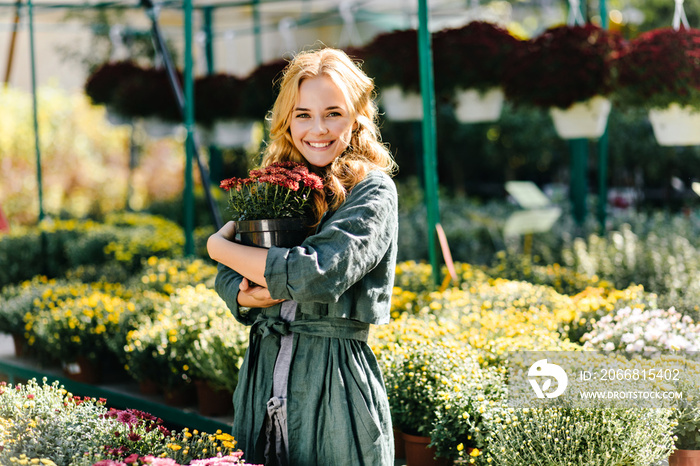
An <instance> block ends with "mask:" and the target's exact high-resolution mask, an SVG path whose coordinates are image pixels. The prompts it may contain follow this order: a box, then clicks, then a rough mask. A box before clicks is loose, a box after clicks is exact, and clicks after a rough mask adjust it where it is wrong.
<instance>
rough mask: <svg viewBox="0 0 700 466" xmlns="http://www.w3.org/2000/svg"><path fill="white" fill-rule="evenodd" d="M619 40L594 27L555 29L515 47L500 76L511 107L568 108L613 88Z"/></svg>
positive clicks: (559, 27)
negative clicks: (503, 75) (510, 59)
mask: <svg viewBox="0 0 700 466" xmlns="http://www.w3.org/2000/svg"><path fill="white" fill-rule="evenodd" d="M620 47H621V38H620V37H619V36H618V35H615V34H613V33H610V32H608V31H606V30H604V29H601V28H600V27H598V26H595V25H593V24H590V23H589V24H586V25H584V26H555V27H552V28H549V29H547V30H546V31H544V32H543V33H542V34H540V35H539V36H537V37H535V38H534V39H531V40H530V41H528V42H527V43H526V44H525V45H524V46H523V47H518V48H517V49H516V51H515V53H514V54H513V55H512V63H511V64H510V65H509V66H508V69H507V72H506V75H505V85H504V90H505V94H506V97H507V98H508V99H509V100H511V101H512V102H513V103H515V104H520V105H523V104H525V105H534V106H539V107H545V108H549V107H559V108H564V109H565V108H568V107H570V106H571V105H572V104H574V103H577V102H583V101H586V100H588V99H590V98H591V97H594V96H596V95H601V96H606V95H608V94H610V92H611V91H612V90H613V88H614V81H613V79H614V77H615V74H614V66H615V61H614V58H615V54H616V53H617V52H618V51H619V50H620Z"/></svg>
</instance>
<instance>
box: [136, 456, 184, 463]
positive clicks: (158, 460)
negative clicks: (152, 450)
mask: <svg viewBox="0 0 700 466" xmlns="http://www.w3.org/2000/svg"><path fill="white" fill-rule="evenodd" d="M143 461H144V463H146V464H150V465H151V466H181V465H180V464H179V463H177V462H176V461H175V460H174V459H172V458H156V457H155V456H152V455H147V456H145V457H144V458H143Z"/></svg>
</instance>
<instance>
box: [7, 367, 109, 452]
mask: <svg viewBox="0 0 700 466" xmlns="http://www.w3.org/2000/svg"><path fill="white" fill-rule="evenodd" d="M104 404H105V400H103V399H102V400H95V399H91V398H81V397H78V396H73V394H72V393H69V392H67V391H66V390H65V389H64V388H63V387H61V386H59V385H58V382H54V383H53V384H51V385H48V384H47V383H46V379H44V380H43V383H42V384H41V385H40V384H38V383H37V382H36V380H30V381H29V382H27V383H26V384H20V385H14V386H13V385H7V384H5V382H1V383H0V419H2V420H3V422H2V424H1V425H0V447H1V448H0V463H2V464H10V458H12V457H18V456H19V455H21V454H24V455H27V456H30V457H38V458H47V459H50V460H51V461H54V462H55V463H56V464H57V465H59V466H67V465H69V464H71V463H72V461H73V460H74V459H75V458H76V457H78V456H79V455H82V453H83V452H85V451H88V450H90V449H93V448H99V447H101V446H102V445H103V444H104V442H105V441H107V440H108V439H109V437H110V435H111V432H110V426H109V424H108V423H105V422H103V420H102V419H101V418H100V415H102V414H104V413H105V412H106V411H107V409H106V408H105V406H104Z"/></svg>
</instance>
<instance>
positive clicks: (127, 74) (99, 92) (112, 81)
mask: <svg viewBox="0 0 700 466" xmlns="http://www.w3.org/2000/svg"><path fill="white" fill-rule="evenodd" d="M142 73H143V68H141V67H140V66H139V65H137V64H136V63H134V62H133V61H130V60H127V61H118V62H110V63H104V64H102V65H101V66H100V67H98V68H97V69H96V70H95V71H94V72H93V73H92V74H91V75H90V76H88V79H87V80H86V81H85V94H86V95H87V96H88V97H90V100H91V101H92V103H93V104H95V105H100V104H102V105H108V106H114V104H115V96H114V94H115V91H116V89H117V88H118V87H119V85H120V84H122V83H124V82H125V81H127V80H129V79H132V78H133V77H135V76H136V77H138V76H139V75H141V74H142Z"/></svg>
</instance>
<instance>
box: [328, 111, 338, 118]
mask: <svg viewBox="0 0 700 466" xmlns="http://www.w3.org/2000/svg"><path fill="white" fill-rule="evenodd" d="M328 116H329V117H338V116H340V113H338V112H331V113H329V114H328Z"/></svg>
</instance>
